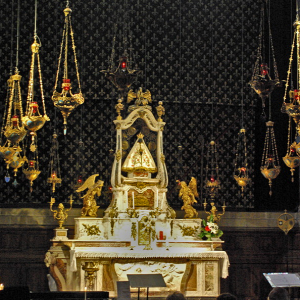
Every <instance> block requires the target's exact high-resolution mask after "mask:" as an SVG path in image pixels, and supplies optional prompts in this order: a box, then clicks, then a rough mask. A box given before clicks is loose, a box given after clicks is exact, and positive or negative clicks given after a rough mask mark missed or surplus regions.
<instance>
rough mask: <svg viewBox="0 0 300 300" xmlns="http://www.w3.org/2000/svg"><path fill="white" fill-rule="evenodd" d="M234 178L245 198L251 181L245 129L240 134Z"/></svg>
mask: <svg viewBox="0 0 300 300" xmlns="http://www.w3.org/2000/svg"><path fill="white" fill-rule="evenodd" d="M233 177H234V179H235V181H236V182H237V184H238V185H239V186H240V187H241V189H242V196H243V194H244V190H245V188H246V186H247V184H248V183H249V182H250V181H251V179H250V178H249V168H248V152H247V140H246V130H245V129H244V128H242V129H240V131H239V134H238V141H237V148H236V154H235V162H234V176H233Z"/></svg>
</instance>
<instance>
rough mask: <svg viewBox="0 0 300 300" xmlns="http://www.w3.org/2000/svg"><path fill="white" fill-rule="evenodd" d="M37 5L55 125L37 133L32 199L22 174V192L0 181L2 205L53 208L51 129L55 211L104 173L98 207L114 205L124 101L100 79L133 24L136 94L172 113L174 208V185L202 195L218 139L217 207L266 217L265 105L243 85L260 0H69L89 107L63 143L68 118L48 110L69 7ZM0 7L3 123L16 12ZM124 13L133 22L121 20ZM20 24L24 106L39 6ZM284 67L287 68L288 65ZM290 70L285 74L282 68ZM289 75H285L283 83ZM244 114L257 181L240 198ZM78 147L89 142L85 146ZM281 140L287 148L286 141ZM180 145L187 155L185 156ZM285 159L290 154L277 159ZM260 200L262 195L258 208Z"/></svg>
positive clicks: (175, 202)
mask: <svg viewBox="0 0 300 300" xmlns="http://www.w3.org/2000/svg"><path fill="white" fill-rule="evenodd" d="M14 2H15V5H14V10H13V11H14V15H15V16H16V2H17V0H14ZM38 2H39V5H38V24H37V30H38V35H39V37H40V39H41V41H42V48H41V51H40V56H41V60H42V72H43V80H44V88H45V94H46V102H47V103H46V105H47V110H48V111H47V112H48V114H49V116H50V118H51V122H48V123H47V124H46V125H45V126H44V128H43V129H42V130H40V131H39V132H38V144H39V160H40V169H41V170H42V173H41V175H40V176H39V178H38V179H37V180H36V181H35V182H34V190H33V192H32V193H31V194H30V192H29V184H28V182H27V180H26V179H25V178H24V177H23V176H21V174H20V173H21V172H19V174H18V177H17V180H18V182H19V185H18V186H17V188H15V187H13V186H12V184H11V182H10V183H5V182H4V180H0V199H1V200H0V201H1V205H3V206H5V205H9V206H11V205H17V206H20V205H24V206H31V205H33V206H41V205H47V203H48V202H49V199H50V195H51V193H50V187H49V186H48V184H47V183H46V179H47V176H48V174H47V173H48V164H49V148H50V144H51V137H52V134H53V130H54V128H56V130H57V132H58V133H59V137H58V139H59V143H60V158H61V162H60V163H61V171H62V176H63V184H62V186H61V187H60V188H58V189H57V195H56V199H57V202H58V201H63V200H64V199H66V198H67V197H68V196H69V195H70V194H71V193H74V186H75V184H76V180H77V178H78V176H79V175H81V176H82V178H83V179H86V178H87V177H88V176H89V175H92V174H94V173H99V174H100V176H99V177H100V178H101V179H102V180H104V182H105V187H104V191H103V193H102V195H101V197H100V199H99V202H100V204H101V205H102V206H107V205H108V203H109V199H110V193H109V185H110V171H111V165H112V161H113V158H112V156H111V155H110V151H109V150H111V149H114V126H113V123H112V121H113V119H115V117H116V113H115V110H114V105H115V104H116V102H117V97H118V94H117V91H116V89H115V88H114V87H113V86H112V84H111V83H110V82H109V81H108V80H107V79H106V78H105V77H104V75H103V73H101V70H104V69H106V68H107V67H108V64H109V57H110V53H111V45H112V38H113V28H114V24H115V23H116V22H117V23H122V22H123V20H124V19H126V18H127V19H128V20H130V22H129V24H130V26H129V27H130V31H131V35H132V46H133V49H134V54H135V59H136V62H137V64H138V67H139V68H140V69H141V70H142V71H143V74H142V75H141V76H140V77H139V78H138V80H137V82H136V83H135V84H134V88H135V89H136V88H138V87H139V86H142V87H143V88H147V89H149V90H150V91H151V93H152V99H153V102H154V106H156V104H157V102H158V101H160V100H162V101H163V102H164V106H165V108H166V115H165V116H164V121H166V122H167V125H166V128H165V131H164V142H165V144H164V149H165V155H166V163H167V168H168V172H169V182H170V183H169V194H168V200H169V202H170V204H171V205H172V206H174V207H180V205H181V202H180V200H179V199H178V196H177V194H178V191H177V190H176V179H180V180H189V178H190V177H191V176H195V177H196V178H197V179H198V182H199V185H198V188H199V190H200V193H201V194H203V197H204V196H205V194H204V192H203V189H202V185H203V179H204V177H203V176H204V174H203V166H205V163H206V162H205V153H206V151H207V150H206V149H207V145H208V143H209V142H210V141H211V139H212V138H213V139H214V140H215V141H216V142H217V145H218V153H219V157H220V160H219V166H220V179H221V182H222V188H221V191H220V194H219V196H218V198H217V202H218V205H221V204H223V202H224V201H225V203H226V205H227V206H229V207H230V208H231V209H242V210H244V209H260V208H263V209H268V208H270V207H269V206H268V205H267V204H263V205H262V204H261V203H265V199H267V201H269V200H268V199H269V198H268V184H267V181H266V180H264V179H262V177H261V174H260V173H259V172H257V169H258V168H259V165H258V164H257V157H258V156H259V153H260V152H261V151H262V149H261V145H262V141H263V139H264V136H263V135H264V130H265V129H264V127H263V126H262V128H263V129H261V130H260V131H257V126H261V124H263V123H259V118H258V116H259V114H260V112H259V109H260V103H259V101H258V100H257V96H256V95H254V94H253V93H252V92H251V90H250V88H249V86H248V84H247V83H248V82H249V80H250V77H251V73H252V66H253V64H254V61H255V55H256V48H257V43H258V24H259V13H260V1H259V0H255V1H253V0H246V1H244V0H234V1H229V0H221V1H217V2H216V1H212V0H211V1H201V0H200V1H199V0H187V1H180V0H163V1H160V0H159V1H158V0H152V1H145V0H128V3H127V5H126V2H127V1H108V0H97V1H96V0H72V1H70V7H71V8H72V10H73V13H72V23H73V29H74V32H75V42H76V45H77V53H78V60H79V70H80V75H81V78H82V90H83V93H84V95H85V103H84V104H83V105H82V106H81V107H79V108H77V109H76V110H75V111H74V112H73V113H72V114H71V116H70V117H69V119H68V133H67V136H66V137H63V135H62V117H61V115H60V113H59V112H57V113H56V114H55V111H54V107H53V104H52V102H51V94H52V91H53V86H54V80H55V72H56V64H57V58H58V53H59V44H60V41H61V33H62V26H63V18H64V17H63V9H64V7H65V6H64V5H65V1H54V0H48V1H45V0H40V1H38ZM274 5H275V4H274ZM276 5H277V4H276ZM0 7H1V9H0V14H1V18H0V57H1V59H0V69H1V73H0V87H1V88H0V92H1V99H2V101H1V107H0V113H1V117H2V115H3V110H4V98H5V94H6V92H5V81H6V80H7V79H8V76H9V69H10V59H11V47H10V44H11V16H12V8H11V5H10V4H9V5H8V3H7V1H4V0H0ZM126 8H127V9H128V14H124V10H125V9H126ZM281 8H282V7H281ZM14 19H15V20H16V18H14ZM242 21H243V26H242ZM277 21H278V20H277ZM20 24H21V25H20V26H21V27H20V28H21V30H20V57H19V60H20V63H19V69H20V74H21V75H22V76H23V79H22V88H23V101H25V99H26V93H27V88H26V85H27V81H28V72H29V64H30V51H29V47H30V45H31V43H32V40H33V38H32V36H33V26H34V1H29V0H27V1H24V0H23V1H21V20H20ZM15 26H16V22H14V27H15ZM118 28H119V29H118V35H117V45H116V46H117V47H116V51H117V56H118V55H119V54H121V51H122V49H121V45H120V43H119V41H120V39H121V37H120V35H121V33H122V30H121V28H122V25H121V26H119V27H118ZM14 34H15V30H14ZM242 42H243V44H242ZM276 42H277V43H278V47H279V46H281V48H280V49H279V50H280V51H281V53H283V52H284V49H282V45H280V40H278V41H276V39H275V46H276ZM14 49H15V39H14ZM14 52H15V51H14ZM284 55H286V54H284ZM116 59H117V58H116ZM280 59H281V60H282V61H284V62H287V60H288V57H285V56H283V57H281V58H280ZM13 61H15V57H13ZM279 67H280V63H279ZM284 67H286V68H287V66H285V65H284ZM71 75H72V74H71ZM73 75H74V73H73ZM284 76H285V74H283V76H282V77H284ZM242 93H243V96H242ZM278 98H279V97H278ZM242 100H243V104H244V106H243V109H242V107H241V103H242ZM280 101H281V100H279V102H280ZM242 111H243V115H244V126H245V128H246V130H247V138H248V152H249V153H248V155H249V165H250V174H251V178H252V182H253V183H252V184H251V185H250V186H249V188H248V189H247V191H246V193H245V194H244V196H243V197H242V195H241V193H240V189H239V188H238V186H237V185H236V183H235V182H234V179H233V165H234V163H233V160H234V145H235V143H236V139H237V134H238V131H239V129H240V128H241V114H242ZM278 111H279V110H278ZM55 115H56V118H55ZM54 120H56V122H54ZM283 127H284V126H283ZM80 141H82V142H83V146H81V143H80ZM283 141H284V139H283ZM283 141H282V143H284V145H285V143H286V142H285V141H284V142H283ZM257 143H258V144H259V146H257ZM178 146H182V150H180V149H179V148H178ZM284 147H285V146H284ZM283 155H284V153H282V154H280V156H283ZM0 174H3V178H4V174H5V165H4V163H1V165H0ZM1 176H2V175H1ZM11 176H12V173H11ZM286 176H288V173H287V175H285V177H286ZM262 185H263V186H264V189H263V190H261V186H262ZM283 185H284V183H283ZM255 186H257V189H256V190H255ZM255 193H256V195H258V197H257V199H256V197H255ZM75 194H76V193H74V195H75ZM279 195H280V194H279ZM274 197H277V196H274ZM291 198H292V200H291V201H292V204H291V205H290V207H291V208H294V206H295V203H297V199H296V198H297V196H295V195H293V196H291ZM274 199H275V200H274ZM274 199H273V207H272V209H274V208H275V209H282V208H283V207H281V206H280V203H281V202H280V199H279V196H278V198H274ZM276 199H277V200H276ZM75 203H76V204H77V205H80V203H81V200H80V199H79V197H78V196H77V195H76V200H75ZM274 203H275V204H274ZM198 208H200V204H199V206H198Z"/></svg>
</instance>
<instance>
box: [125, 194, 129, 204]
mask: <svg viewBox="0 0 300 300" xmlns="http://www.w3.org/2000/svg"><path fill="white" fill-rule="evenodd" d="M125 195H126V202H127V208H129V205H128V191H126V192H125Z"/></svg>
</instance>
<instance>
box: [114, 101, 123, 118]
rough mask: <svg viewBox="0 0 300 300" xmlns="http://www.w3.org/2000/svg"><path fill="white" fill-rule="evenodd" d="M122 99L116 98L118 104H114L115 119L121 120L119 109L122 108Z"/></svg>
mask: <svg viewBox="0 0 300 300" xmlns="http://www.w3.org/2000/svg"><path fill="white" fill-rule="evenodd" d="M122 101H123V99H118V104H116V106H115V109H116V111H117V114H118V116H117V120H122V116H121V110H123V109H124V105H123V103H122Z"/></svg>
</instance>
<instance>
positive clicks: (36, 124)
mask: <svg viewBox="0 0 300 300" xmlns="http://www.w3.org/2000/svg"><path fill="white" fill-rule="evenodd" d="M34 22H35V23H34V36H33V39H34V41H33V44H32V45H31V52H32V54H31V64H30V72H29V82H28V94H27V102H26V112H25V115H24V117H23V118H22V121H23V123H24V125H25V126H26V128H27V129H28V130H29V131H31V132H35V131H38V130H39V129H41V128H42V127H43V126H44V124H45V122H46V121H49V120H50V119H49V117H48V116H47V113H46V106H45V97H44V88H43V79H42V71H41V63H40V56H39V50H40V47H41V41H40V39H39V37H38V36H37V29H36V22H37V0H35V18H34ZM36 64H37V72H38V79H39V88H40V93H41V95H40V96H41V104H42V107H41V108H40V106H39V103H38V102H37V101H36V100H35V99H34V97H35V90H34V87H35V71H36ZM36 98H37V97H36ZM40 110H41V111H40Z"/></svg>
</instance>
